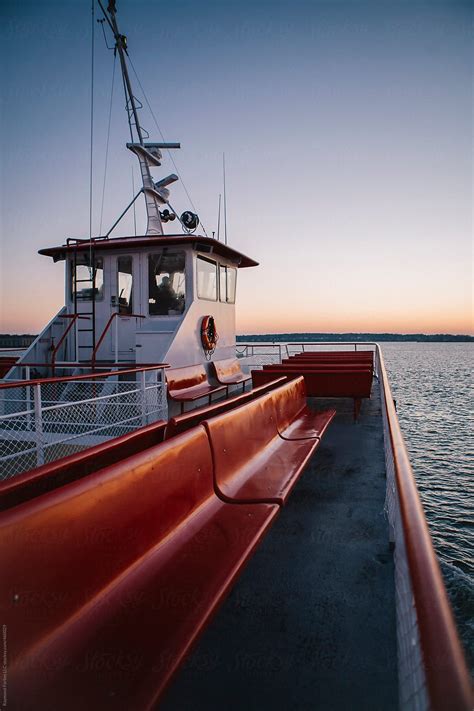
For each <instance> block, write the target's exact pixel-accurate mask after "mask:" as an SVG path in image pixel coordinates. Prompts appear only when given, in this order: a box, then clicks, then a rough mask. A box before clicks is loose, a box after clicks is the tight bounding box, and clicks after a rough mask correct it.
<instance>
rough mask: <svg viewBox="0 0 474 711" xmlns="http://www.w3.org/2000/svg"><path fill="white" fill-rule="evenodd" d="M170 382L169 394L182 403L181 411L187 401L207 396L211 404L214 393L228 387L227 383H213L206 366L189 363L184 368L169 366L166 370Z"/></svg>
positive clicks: (167, 379)
mask: <svg viewBox="0 0 474 711" xmlns="http://www.w3.org/2000/svg"><path fill="white" fill-rule="evenodd" d="M165 374H166V382H167V384H168V396H169V397H170V398H171V400H176V401H177V402H180V403H181V412H183V410H184V403H185V402H194V401H195V400H200V399H201V398H203V397H207V398H208V401H209V405H210V404H211V398H212V395H213V393H217V392H221V391H222V390H225V389H226V386H225V385H211V384H210V382H209V380H208V377H207V373H206V371H205V369H204V366H203V365H201V364H200V363H199V364H197V365H187V366H185V367H184V368H169V369H168V370H166V371H165Z"/></svg>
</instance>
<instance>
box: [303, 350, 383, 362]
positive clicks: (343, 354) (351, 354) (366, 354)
mask: <svg viewBox="0 0 474 711" xmlns="http://www.w3.org/2000/svg"><path fill="white" fill-rule="evenodd" d="M289 357H290V358H324V359H326V358H329V359H331V360H337V359H338V358H343V359H344V358H352V359H354V360H370V361H371V362H373V360H374V352H373V351H303V352H301V353H292V354H291V355H290V356H289Z"/></svg>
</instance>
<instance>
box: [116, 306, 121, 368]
mask: <svg viewBox="0 0 474 711" xmlns="http://www.w3.org/2000/svg"><path fill="white" fill-rule="evenodd" d="M119 321H120V317H119V316H116V317H115V362H116V363H118V360H119V357H118V345H119V333H118V329H119Z"/></svg>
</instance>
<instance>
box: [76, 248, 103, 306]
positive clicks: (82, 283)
mask: <svg viewBox="0 0 474 711" xmlns="http://www.w3.org/2000/svg"><path fill="white" fill-rule="evenodd" d="M91 264H92V266H91ZM71 285H72V289H71V293H72V298H73V299H77V300H81V301H91V300H92V298H94V300H95V301H97V300H99V299H102V298H103V296H104V263H103V260H102V257H96V258H95V259H94V257H92V262H91V259H90V255H89V254H79V255H78V256H77V260H76V263H74V262H71Z"/></svg>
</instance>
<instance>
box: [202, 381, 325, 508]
mask: <svg viewBox="0 0 474 711" xmlns="http://www.w3.org/2000/svg"><path fill="white" fill-rule="evenodd" d="M283 387H284V386H283ZM204 425H205V427H206V429H207V432H208V435H209V440H210V442H211V448H212V457H213V462H214V476H215V483H216V490H217V492H218V493H219V495H220V496H222V497H223V498H224V499H225V500H227V501H233V502H251V501H253V502H261V501H267V502H272V503H278V504H284V503H285V501H286V500H287V498H288V496H289V494H290V491H291V489H292V488H293V486H294V485H295V484H296V482H297V480H298V478H299V476H300V475H301V473H302V472H303V469H304V467H305V465H306V463H307V461H308V459H309V457H310V456H311V454H312V453H313V451H314V450H315V449H316V447H317V446H318V444H319V439H300V440H288V439H283V438H282V437H281V436H280V435H279V433H278V427H277V413H276V409H275V403H274V400H273V392H270V393H268V394H267V395H264V396H263V397H259V398H256V399H255V400H253V401H251V402H249V403H247V404H245V405H241V406H240V407H237V408H234V409H233V410H230V411H229V412H226V413H224V414H222V415H219V416H218V417H214V418H212V419H210V420H206V421H205V422H204Z"/></svg>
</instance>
